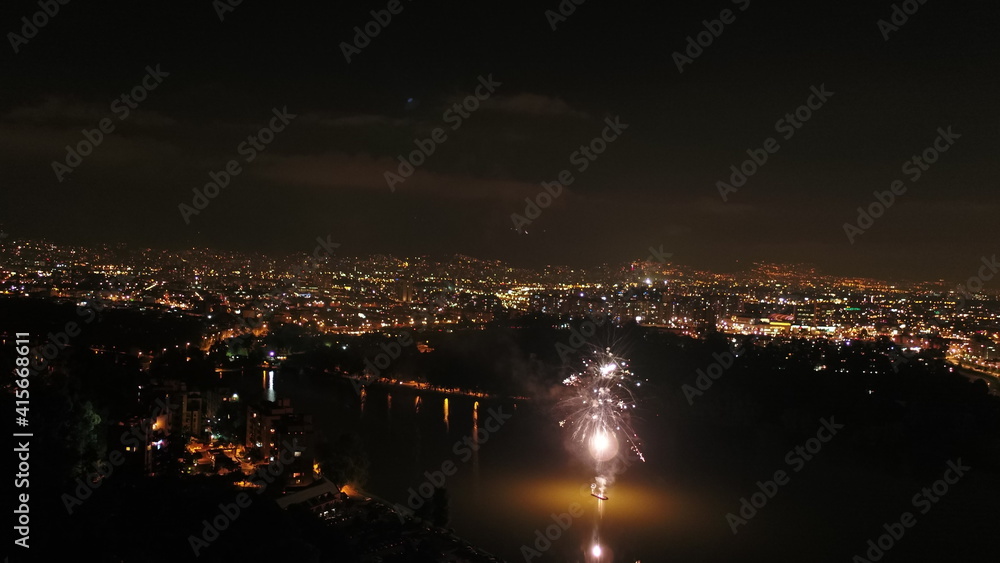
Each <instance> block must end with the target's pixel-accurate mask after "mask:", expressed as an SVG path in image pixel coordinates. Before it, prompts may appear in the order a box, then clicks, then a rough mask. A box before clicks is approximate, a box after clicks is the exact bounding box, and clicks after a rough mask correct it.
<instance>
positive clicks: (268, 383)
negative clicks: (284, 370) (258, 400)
mask: <svg viewBox="0 0 1000 563" xmlns="http://www.w3.org/2000/svg"><path fill="white" fill-rule="evenodd" d="M262 384H263V389H264V400H265V401H271V402H274V401H275V396H276V395H275V393H274V370H264V379H263V381H262Z"/></svg>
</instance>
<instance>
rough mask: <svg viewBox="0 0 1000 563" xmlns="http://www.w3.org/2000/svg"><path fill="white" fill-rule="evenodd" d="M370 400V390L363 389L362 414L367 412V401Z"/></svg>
mask: <svg viewBox="0 0 1000 563" xmlns="http://www.w3.org/2000/svg"><path fill="white" fill-rule="evenodd" d="M366 400H368V390H367V389H365V388H364V387H362V388H361V413H362V414H364V412H365V401H366Z"/></svg>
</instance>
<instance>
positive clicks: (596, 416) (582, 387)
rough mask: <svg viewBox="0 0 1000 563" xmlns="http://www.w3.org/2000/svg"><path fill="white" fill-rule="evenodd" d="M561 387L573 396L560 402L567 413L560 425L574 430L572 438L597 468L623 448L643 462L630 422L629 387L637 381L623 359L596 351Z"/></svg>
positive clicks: (631, 396) (632, 400)
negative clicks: (569, 389) (568, 389)
mask: <svg viewBox="0 0 1000 563" xmlns="http://www.w3.org/2000/svg"><path fill="white" fill-rule="evenodd" d="M563 384H564V385H566V386H567V387H569V388H571V389H573V390H574V394H573V396H572V397H570V398H568V399H566V400H564V401H563V406H564V407H565V409H566V411H567V412H568V413H569V414H568V416H567V417H566V418H565V419H563V420H561V421H560V422H559V425H560V426H563V427H567V426H569V427H571V428H572V429H573V430H572V432H573V434H572V436H573V439H574V440H575V441H577V442H579V443H580V444H582V445H583V446H585V447H586V449H587V451H588V452H589V453H590V455H591V457H593V458H594V460H595V461H596V462H597V463H598V465H600V464H602V463H605V462H609V461H611V460H613V459H615V458H616V457H618V455H619V453H620V450H621V448H622V446H627V447H628V449H629V450H630V451H631V452H632V453H633V454H635V456H636V457H638V458H639V459H640V460H642V461H646V460H645V458H644V457H643V455H642V451H641V450H640V449H639V442H638V436H637V435H636V433H635V432H634V431H633V429H632V426H631V424H630V423H629V420H630V419H631V411H632V410H633V409H635V395H634V393H633V391H632V387H634V386H638V385H639V382H638V381H637V380H636V379H635V376H634V375H633V374H632V372H631V371H629V369H628V363H627V362H626V361H625V360H623V359H622V358H619V357H617V356H615V355H614V354H612V353H611V349H610V348H605V349H604V350H603V351H602V350H597V351H595V352H594V354H593V355H591V356H590V357H588V358H584V360H583V364H582V369H580V370H579V371H577V372H575V373H573V374H572V375H570V376H569V377H567V378H566V380H565V381H563Z"/></svg>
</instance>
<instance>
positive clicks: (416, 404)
mask: <svg viewBox="0 0 1000 563" xmlns="http://www.w3.org/2000/svg"><path fill="white" fill-rule="evenodd" d="M422 403H423V401H421V400H420V395H417V398H416V399H414V400H413V410H414V411H416V412H420V405H421V404H422Z"/></svg>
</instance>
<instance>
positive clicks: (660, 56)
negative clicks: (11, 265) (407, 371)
mask: <svg viewBox="0 0 1000 563" xmlns="http://www.w3.org/2000/svg"><path fill="white" fill-rule="evenodd" d="M911 3H912V4H913V5H916V2H915V1H914V2H911ZM911 3H907V6H908V7H909V5H910V4H911ZM100 4H101V5H100V6H98V5H95V3H91V2H83V1H81V0H77V1H73V2H69V3H68V4H66V5H64V6H60V8H59V13H58V14H57V15H55V16H54V17H52V18H50V21H49V22H47V23H46V25H44V26H43V27H41V28H40V29H39V30H38V31H37V34H36V35H35V36H34V37H33V38H31V39H29V40H28V41H27V43H23V44H19V45H18V47H17V48H18V51H19V52H18V53H16V54H15V53H14V48H12V47H11V44H10V42H11V40H12V39H11V36H10V35H6V34H8V32H14V33H18V34H20V33H21V27H22V22H21V17H22V16H28V17H29V18H30V17H31V15H32V14H34V13H35V12H37V11H39V7H38V4H37V3H36V2H31V1H23V2H22V1H16V2H15V1H11V2H5V3H4V6H3V7H2V8H0V13H2V18H0V21H2V23H3V31H4V33H5V36H6V37H7V41H6V42H5V45H4V47H3V49H2V51H3V54H2V65H3V69H4V72H3V76H4V78H5V81H4V88H3V90H2V92H0V170H2V176H0V181H2V185H3V188H2V190H0V226H2V227H3V230H5V231H6V232H8V233H10V234H11V235H12V236H13V237H15V238H47V239H50V240H53V241H55V242H61V243H83V244H90V243H102V242H118V241H124V242H128V243H131V244H134V245H137V246H139V245H143V246H154V247H163V248H181V247H185V246H209V247H215V248H222V249H235V250H261V251H266V252H291V251H310V250H311V249H312V247H313V246H314V245H315V241H314V239H315V238H316V237H317V236H324V237H325V236H327V235H330V237H331V238H332V240H335V241H338V242H340V243H341V250H342V251H343V252H344V253H345V254H349V255H362V254H369V253H376V252H386V253H393V254H398V255H412V254H438V255H443V254H451V253H463V254H468V255H472V256H476V257H482V258H496V259H503V260H508V261H510V262H512V263H514V264H517V265H524V266H539V265H543V264H568V265H579V266H589V265H596V264H599V263H602V262H617V261H624V260H629V259H636V258H644V257H646V256H647V255H648V254H649V250H648V249H649V247H651V246H652V247H657V248H658V247H660V246H661V245H662V247H663V249H664V250H665V251H666V252H672V253H673V255H674V260H676V261H677V262H679V263H682V264H689V265H693V266H697V267H705V268H711V269H715V270H719V271H730V270H734V269H738V268H742V267H744V266H746V265H748V264H749V263H751V262H754V261H761V260H764V261H774V262H809V263H813V264H815V265H816V266H817V267H819V268H820V270H821V271H823V272H826V273H832V274H844V275H870V276H879V277H889V278H903V277H910V278H919V279H937V278H941V277H943V278H946V279H954V280H963V279H965V278H967V277H969V276H971V275H975V273H976V270H977V268H978V266H979V264H980V257H981V256H984V255H986V256H991V255H993V254H994V253H996V252H997V250H1000V249H998V248H997V246H996V243H997V240H998V237H997V234H998V222H997V220H996V218H997V210H998V205H1000V194H998V190H997V177H998V172H1000V165H998V160H997V154H998V150H997V149H998V147H1000V142H998V141H1000V135H998V131H997V125H998V123H1000V119H998V118H1000V115H998V114H1000V110H998V108H997V100H998V99H1000V96H998V94H1000V88H998V82H997V76H998V71H1000V69H998V61H1000V58H998V56H997V55H998V54H1000V53H998V51H1000V50H998V45H997V35H996V29H997V28H998V25H1000V21H998V20H1000V18H998V17H997V8H996V6H995V5H994V4H992V3H987V2H976V3H968V4H971V5H972V7H967V6H965V3H958V2H945V1H943V0H927V2H926V3H925V4H923V5H922V6H920V7H919V10H917V11H916V13H914V14H912V15H909V16H908V21H907V22H905V23H904V24H903V25H901V26H899V29H898V30H896V31H890V32H889V34H888V36H889V40H888V41H886V40H885V39H884V37H883V32H882V31H881V30H880V29H879V26H878V23H877V22H878V20H879V19H883V20H889V19H890V17H891V15H892V12H893V8H892V3H891V2H888V1H886V2H864V3H844V2H822V3H816V2H763V1H760V0H752V1H749V2H747V0H740V1H738V2H731V1H729V0H724V1H722V0H720V1H714V2H688V3H684V4H685V5H684V6H676V5H675V4H678V3H668V2H655V3H654V2H649V3H620V2H611V1H607V0H588V1H586V2H584V3H582V4H581V5H579V6H575V13H572V14H570V15H569V16H567V17H566V18H565V21H560V22H557V23H556V30H553V29H552V27H551V25H550V22H549V21H548V20H547V18H546V15H545V11H546V10H547V9H552V10H556V9H558V6H559V4H558V2H557V1H556V0H550V1H546V2H524V3H519V2H461V3H459V2H454V3H431V2H421V1H419V0H418V1H416V2H411V1H407V0H402V3H401V4H400V6H401V7H402V11H401V12H399V13H397V14H395V15H392V19H391V21H390V22H389V24H388V25H387V26H385V27H384V28H382V29H381V30H380V31H379V33H378V35H377V36H376V37H374V38H372V39H371V40H370V43H369V44H368V45H367V46H365V47H363V48H361V49H360V53H354V54H353V55H352V56H351V62H350V63H348V62H347V61H346V60H345V56H344V53H343V50H342V46H341V44H342V43H343V42H351V41H353V37H354V36H355V31H354V27H355V26H361V27H363V26H364V25H365V24H366V23H368V22H369V21H370V20H372V19H373V18H372V16H371V14H370V13H369V12H370V11H371V10H383V9H385V8H386V6H387V4H388V2H382V1H371V2H364V3H356V2H355V3H339V2H337V3H334V4H342V5H340V6H327V5H325V4H326V3H323V4H322V5H321V4H320V3H287V2H249V1H247V2H243V3H242V4H241V5H239V6H237V7H235V9H233V10H231V11H228V12H226V13H225V14H224V20H223V21H220V18H219V16H218V15H217V12H216V9H215V8H214V7H213V4H212V2H210V1H208V0H205V1H202V2H167V1H163V0H160V1H151V2H115V3H109V5H105V4H104V3H100ZM564 5H571V3H570V2H569V0H566V2H564ZM741 8H745V10H742V9H741ZM726 9H728V10H731V12H732V14H733V17H734V18H735V21H732V23H727V24H724V28H723V32H722V34H721V35H720V36H719V37H717V38H714V39H713V40H712V43H711V44H710V45H708V46H707V47H704V48H703V52H702V53H701V54H700V55H699V56H697V57H695V58H693V60H692V61H691V62H690V63H687V64H685V65H684V67H683V72H678V68H677V64H676V63H675V60H674V57H673V54H674V52H682V53H683V51H684V50H685V48H686V47H687V38H688V37H689V36H696V35H697V34H698V33H699V32H702V31H704V30H705V26H704V25H703V23H702V20H715V19H719V18H720V12H722V10H726ZM157 65H159V67H160V69H161V70H162V71H163V72H165V73H168V74H169V76H167V77H163V78H162V82H160V83H159V84H157V85H156V87H155V89H152V90H150V91H148V97H146V99H145V100H144V101H142V102H140V103H138V105H137V107H136V108H135V109H133V110H131V111H130V113H129V115H128V117H126V118H125V119H120V117H121V115H122V114H121V113H119V112H116V111H114V110H113V109H112V103H113V102H114V100H115V99H116V98H119V96H121V95H122V94H123V93H126V92H129V91H131V90H132V89H133V88H134V87H136V86H138V85H140V84H141V83H142V80H143V77H144V76H145V75H146V73H147V71H146V67H147V66H150V67H154V68H155V67H156V66H157ZM490 75H492V77H493V80H494V81H495V82H498V83H499V86H496V87H495V92H494V93H492V94H491V95H490V96H489V97H488V98H487V99H486V100H484V101H482V102H481V103H480V107H479V108H478V109H476V110H475V111H472V112H470V113H469V114H468V118H463V119H462V122H461V125H460V127H458V128H457V129H453V127H454V125H455V122H456V121H455V120H454V114H451V120H450V121H449V118H448V117H447V114H446V113H445V112H446V111H447V110H449V108H451V107H452V106H453V105H454V104H455V103H456V102H461V101H462V100H463V98H465V97H466V96H468V95H470V94H473V92H474V91H475V90H476V87H477V86H478V85H479V84H480V77H484V78H485V77H488V76H490ZM821 85H825V88H826V90H827V91H829V92H833V95H832V96H831V97H829V99H828V100H827V101H826V102H825V103H824V104H823V105H822V107H821V108H820V109H817V110H815V111H814V112H813V114H812V116H811V118H810V119H809V120H808V121H806V122H804V123H802V127H801V128H800V129H797V130H795V131H794V135H793V136H791V138H789V139H787V140H786V139H784V138H783V135H782V133H779V132H776V122H777V121H778V120H779V119H781V118H782V117H783V116H784V115H785V114H786V113H789V112H794V111H795V109H796V108H798V107H799V106H801V105H803V104H805V103H806V101H807V99H808V98H809V96H810V94H811V87H814V86H815V87H816V88H817V89H818V88H820V86H821ZM480 91H481V92H482V91H483V90H482V89H480ZM285 107H287V111H288V112H289V113H291V114H294V115H295V116H296V117H295V118H294V119H292V120H291V122H290V123H289V124H288V125H287V127H286V128H285V130H283V131H281V132H278V133H276V134H275V136H274V139H273V142H271V143H270V144H268V145H267V146H266V148H265V149H264V150H263V151H259V154H258V156H257V157H256V158H255V159H254V160H253V161H252V162H246V159H245V156H244V155H241V153H240V152H239V151H238V147H239V146H240V144H241V143H242V142H244V141H245V140H246V138H247V137H248V136H249V135H251V134H254V133H255V132H256V131H258V130H259V129H260V128H262V127H265V126H267V125H268V123H269V121H270V120H271V117H272V116H273V114H272V109H273V108H278V109H281V108H285ZM616 116H618V117H619V118H620V121H621V122H623V123H626V124H628V128H627V129H626V130H624V131H623V132H622V133H621V135H620V138H618V139H617V140H615V141H613V142H611V143H610V144H609V145H608V146H607V149H606V150H605V152H603V153H602V154H601V155H600V156H598V157H597V159H596V160H594V161H593V162H590V163H589V166H588V167H587V169H586V170H584V171H579V167H580V165H579V164H575V163H571V160H570V159H571V157H572V155H573V153H574V152H575V151H577V150H578V149H579V148H580V145H583V144H589V143H590V141H591V140H592V139H593V138H595V137H598V136H600V135H601V133H602V130H603V129H604V128H605V119H606V118H612V119H613V118H614V117H616ZM105 118H108V119H110V122H111V123H112V124H113V125H114V130H113V131H111V132H110V133H108V134H106V135H104V137H105V138H104V139H103V141H102V142H101V143H100V144H99V145H98V146H97V147H96V148H95V149H94V151H93V153H92V154H91V155H89V156H87V157H85V158H83V159H82V163H80V164H79V166H77V167H76V168H75V169H74V170H73V171H72V172H69V173H66V174H64V181H62V182H60V181H59V180H58V179H57V177H56V174H55V172H54V171H53V166H52V162H53V161H59V162H65V160H66V149H65V146H66V145H68V144H72V145H76V144H77V143H79V142H80V141H82V140H83V139H84V136H83V134H82V133H81V130H83V129H88V130H91V129H95V128H97V127H98V124H99V122H101V120H102V119H105ZM949 126H950V127H951V130H952V131H953V132H954V133H957V134H959V135H961V136H960V138H958V139H957V140H955V142H954V144H953V145H951V146H950V147H949V150H948V151H947V152H944V153H942V154H941V155H940V159H939V160H938V161H937V162H936V163H934V164H933V165H932V166H930V167H929V169H928V170H926V171H924V172H923V173H922V174H921V176H920V178H919V180H917V181H911V176H909V175H907V174H906V173H904V172H903V171H902V169H901V168H902V167H903V165H904V163H905V162H906V161H907V160H909V159H910V158H912V156H914V155H919V154H920V153H922V152H923V150H924V149H925V148H927V147H929V146H932V144H933V143H934V141H935V138H936V137H937V136H938V132H937V129H938V128H939V127H940V128H944V129H947V128H948V127H949ZM435 128H441V129H443V131H444V133H445V134H446V136H447V139H446V140H445V141H444V142H442V143H440V144H437V146H436V147H435V151H434V153H433V154H432V155H430V156H428V157H427V158H426V162H424V163H423V164H422V165H420V166H418V167H417V169H416V171H415V173H414V174H413V175H412V176H411V177H409V178H408V179H406V180H405V181H404V182H402V183H400V184H398V185H396V186H395V191H391V190H390V189H389V187H388V186H387V183H386V179H385V172H386V171H396V169H397V164H398V161H397V158H396V157H397V156H398V155H401V154H402V155H405V154H409V153H410V152H411V151H413V150H415V148H416V147H415V145H414V139H426V138H428V137H431V136H432V133H433V131H434V129H435ZM768 137H774V138H775V139H776V140H777V142H778V144H779V145H780V149H779V150H778V151H777V152H775V153H774V154H770V155H769V157H768V160H767V162H766V163H765V164H764V165H763V166H761V167H760V169H759V170H758V171H757V172H756V173H755V174H754V175H753V176H752V177H750V178H749V179H748V180H747V182H746V184H745V185H743V186H742V187H741V188H739V191H737V192H734V193H730V194H728V201H723V198H722V197H720V194H719V191H718V189H717V187H716V182H717V181H720V180H727V181H728V178H729V176H730V174H731V172H730V169H729V167H730V166H731V165H737V166H739V164H740V163H741V162H743V161H744V160H746V159H747V158H748V156H747V153H746V151H747V149H759V148H760V147H761V146H762V145H763V144H764V141H765V140H766V139H767V138H768ZM230 160H237V161H238V162H239V164H240V165H241V172H240V173H239V174H238V175H236V176H235V177H233V178H232V179H231V181H230V183H229V185H228V187H226V188H224V189H223V190H222V191H221V193H220V194H219V195H218V196H217V197H215V198H214V199H212V200H211V202H210V204H209V205H208V206H207V207H206V208H205V209H204V210H202V211H201V212H200V213H199V214H198V215H196V216H191V217H189V219H190V224H186V223H185V220H184V218H182V214H181V212H180V211H179V209H178V205H179V204H181V203H186V204H189V205H190V204H191V203H192V198H193V193H192V189H193V188H195V187H200V186H203V185H204V184H205V183H207V182H208V181H209V179H210V178H209V173H210V172H218V171H220V170H222V169H224V168H225V167H226V164H227V162H229V161H230ZM562 170H569V171H570V172H571V173H572V175H573V178H574V181H573V183H572V185H570V186H569V187H567V188H566V189H565V191H564V192H563V193H562V194H561V195H559V197H557V198H555V201H554V203H553V204H552V205H551V206H550V207H548V208H547V209H545V210H543V211H542V213H541V215H540V216H539V217H538V218H537V219H536V220H535V221H533V222H532V224H531V225H530V226H528V227H527V233H526V234H522V233H518V232H517V231H516V230H515V228H514V224H513V222H512V219H511V214H512V213H520V214H523V213H524V211H525V201H524V198H525V197H529V196H530V197H535V196H536V195H537V194H538V193H539V192H540V191H541V189H542V188H541V182H544V181H554V180H556V179H557V177H558V175H559V173H560V172H561V171H562ZM895 180H902V181H903V182H904V184H905V185H906V187H907V191H906V192H905V194H903V195H900V196H897V197H896V201H895V203H894V204H893V205H892V206H891V207H890V208H889V209H888V210H886V212H885V214H884V215H883V216H882V217H881V218H878V219H875V221H874V224H873V225H872V227H871V228H870V229H869V230H868V231H867V232H865V233H864V234H862V235H859V236H857V237H856V240H855V242H854V243H853V244H852V243H851V242H849V240H848V237H847V235H846V234H845V232H844V227H843V225H844V223H845V222H849V221H850V222H855V221H856V219H857V215H858V212H857V208H858V207H859V206H868V205H869V204H871V203H872V202H873V201H875V198H874V196H873V194H872V192H873V191H875V190H879V191H887V190H889V189H890V185H891V184H892V182H893V181H895Z"/></svg>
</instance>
